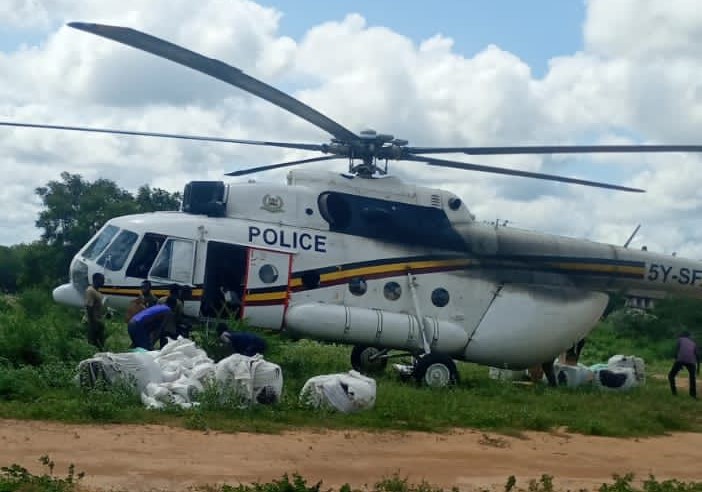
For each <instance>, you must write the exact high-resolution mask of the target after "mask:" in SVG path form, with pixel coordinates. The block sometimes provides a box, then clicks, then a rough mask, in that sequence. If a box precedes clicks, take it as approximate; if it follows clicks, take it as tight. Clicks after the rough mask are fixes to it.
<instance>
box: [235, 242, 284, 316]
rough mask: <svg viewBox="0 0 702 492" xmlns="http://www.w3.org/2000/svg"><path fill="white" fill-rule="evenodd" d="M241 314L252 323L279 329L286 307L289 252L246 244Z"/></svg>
mask: <svg viewBox="0 0 702 492" xmlns="http://www.w3.org/2000/svg"><path fill="white" fill-rule="evenodd" d="M247 256H248V257H247V269H246V288H245V290H244V298H243V299H242V314H241V316H242V318H246V319H247V320H248V321H249V323H251V325H253V326H260V327H264V328H272V329H278V328H281V327H282V325H283V316H284V315H285V310H286V309H287V307H288V296H289V292H288V279H289V277H290V261H291V260H290V256H291V255H290V254H288V253H279V252H277V251H267V250H263V249H257V248H249V249H248V255H247Z"/></svg>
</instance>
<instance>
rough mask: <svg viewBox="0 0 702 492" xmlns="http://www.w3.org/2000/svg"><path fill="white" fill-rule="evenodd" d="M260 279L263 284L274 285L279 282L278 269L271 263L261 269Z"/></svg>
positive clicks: (259, 272)
mask: <svg viewBox="0 0 702 492" xmlns="http://www.w3.org/2000/svg"><path fill="white" fill-rule="evenodd" d="M258 278H260V279H261V282H263V283H264V284H272V283H273V282H275V281H276V280H278V269H277V268H276V267H274V266H273V265H271V264H270V263H266V264H265V265H263V266H262V267H261V268H260V269H259V271H258Z"/></svg>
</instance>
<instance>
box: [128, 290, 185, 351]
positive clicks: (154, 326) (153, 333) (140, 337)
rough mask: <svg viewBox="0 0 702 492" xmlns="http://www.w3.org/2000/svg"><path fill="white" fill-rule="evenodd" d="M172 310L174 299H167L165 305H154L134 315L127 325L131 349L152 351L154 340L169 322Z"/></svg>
mask: <svg viewBox="0 0 702 492" xmlns="http://www.w3.org/2000/svg"><path fill="white" fill-rule="evenodd" d="M174 308H175V299H171V298H168V299H167V300H166V304H156V305H155V306H151V307H150V308H146V309H144V310H143V311H139V312H138V313H137V314H135V315H134V316H133V317H132V319H130V320H129V324H128V325H127V331H128V332H129V338H131V339H132V348H142V349H144V350H153V346H154V340H158V338H159V335H160V333H161V330H162V327H163V325H164V324H165V323H169V322H170V321H171V318H172V317H173V309H174Z"/></svg>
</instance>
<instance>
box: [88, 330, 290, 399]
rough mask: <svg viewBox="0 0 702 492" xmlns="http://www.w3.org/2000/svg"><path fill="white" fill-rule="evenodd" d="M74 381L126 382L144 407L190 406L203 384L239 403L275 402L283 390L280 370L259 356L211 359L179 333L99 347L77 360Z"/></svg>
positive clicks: (90, 382) (92, 383) (239, 355)
mask: <svg viewBox="0 0 702 492" xmlns="http://www.w3.org/2000/svg"><path fill="white" fill-rule="evenodd" d="M77 378H78V381H79V382H80V384H82V385H86V386H92V385H94V384H95V383H96V382H97V381H99V380H104V381H105V382H107V383H110V384H113V383H117V382H119V381H123V382H127V383H129V384H132V385H133V386H134V387H135V389H136V391H138V392H139V394H140V395H141V401H142V402H143V403H144V405H146V406H147V407H148V408H163V407H165V406H167V405H177V406H179V407H181V408H190V407H192V406H195V405H197V404H198V402H197V398H198V395H200V394H201V393H202V391H203V390H204V389H205V387H206V386H207V385H208V384H216V385H217V387H218V388H219V389H221V390H222V393H223V394H227V395H228V396H234V397H236V399H237V401H238V402H240V403H241V404H242V405H250V404H254V403H275V402H277V401H278V400H279V399H280V396H281V394H282V392H283V373H282V370H281V368H280V366H278V365H277V364H273V363H272V362H268V361H266V360H264V359H263V357H262V356H261V355H255V356H253V357H247V356H245V355H241V354H234V355H231V356H229V357H227V358H225V359H222V360H221V361H219V362H217V363H215V362H214V361H213V360H212V359H210V358H209V357H208V356H207V354H206V353H205V351H204V350H202V349H201V348H199V347H197V345H195V343H194V342H193V341H192V340H188V339H187V338H182V337H179V338H178V340H169V342H168V343H167V344H166V345H165V346H164V347H163V348H162V349H161V350H158V351H156V350H154V351H150V352H126V353H111V352H103V353H98V354H95V355H94V356H93V357H92V358H90V359H86V360H84V361H81V362H80V364H79V365H78V376H77Z"/></svg>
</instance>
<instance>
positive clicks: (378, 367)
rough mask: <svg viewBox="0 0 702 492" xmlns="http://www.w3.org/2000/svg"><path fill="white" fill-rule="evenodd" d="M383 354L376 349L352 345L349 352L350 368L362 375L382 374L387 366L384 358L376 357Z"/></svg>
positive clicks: (380, 350)
mask: <svg viewBox="0 0 702 492" xmlns="http://www.w3.org/2000/svg"><path fill="white" fill-rule="evenodd" d="M381 352H383V350H382V349H379V348H377V347H368V346H366V345H354V347H353V350H352V351H351V367H353V368H354V369H355V370H357V371H358V372H361V373H363V374H377V373H379V372H383V371H384V370H385V368H386V367H387V365H388V360H387V359H386V358H385V357H378V355H381Z"/></svg>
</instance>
